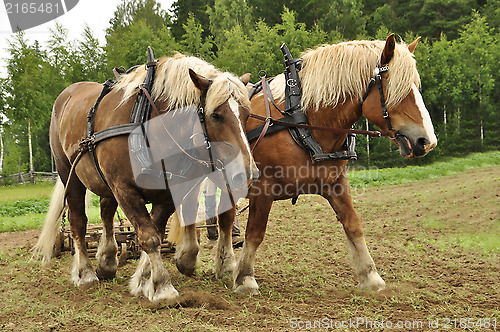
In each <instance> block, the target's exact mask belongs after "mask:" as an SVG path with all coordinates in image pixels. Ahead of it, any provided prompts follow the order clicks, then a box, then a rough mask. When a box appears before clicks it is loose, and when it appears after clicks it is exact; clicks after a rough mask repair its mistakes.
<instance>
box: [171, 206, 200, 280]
mask: <svg viewBox="0 0 500 332" xmlns="http://www.w3.org/2000/svg"><path fill="white" fill-rule="evenodd" d="M193 203H194V202H193ZM195 207H196V208H193V207H187V206H185V205H184V204H183V205H182V207H181V209H180V210H181V213H180V214H179V217H180V218H182V219H183V221H184V225H185V226H184V235H183V236H182V240H181V243H179V244H178V245H177V249H176V252H175V256H174V258H175V265H176V266H177V269H178V270H179V272H181V273H182V274H184V275H186V276H190V275H192V274H193V272H194V269H195V267H196V258H197V256H198V251H199V250H200V249H199V244H198V238H197V237H196V215H197V211H198V209H197V207H198V204H197V202H196V203H195ZM177 213H179V211H178V212H177ZM181 225H182V224H181Z"/></svg>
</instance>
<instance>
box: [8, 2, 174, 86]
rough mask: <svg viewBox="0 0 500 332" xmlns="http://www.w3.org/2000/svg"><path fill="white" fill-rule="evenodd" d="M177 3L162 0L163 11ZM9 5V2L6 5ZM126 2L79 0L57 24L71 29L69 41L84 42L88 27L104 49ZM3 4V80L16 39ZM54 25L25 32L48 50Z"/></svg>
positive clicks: (51, 23) (50, 24)
mask: <svg viewBox="0 0 500 332" xmlns="http://www.w3.org/2000/svg"><path fill="white" fill-rule="evenodd" d="M174 1H175V0H159V1H158V2H159V3H160V4H161V7H162V9H164V10H168V9H170V7H171V5H172V3H173V2H174ZM3 2H4V3H5V1H3ZM121 2H122V0H79V2H78V4H77V5H76V6H75V7H74V8H73V9H72V10H70V11H69V12H67V13H66V14H64V15H62V16H60V17H58V18H57V19H56V21H57V22H59V23H60V24H62V25H63V26H64V27H65V28H66V29H68V30H69V31H68V39H69V40H75V39H80V37H81V35H82V33H83V29H84V27H85V23H87V24H88V25H89V26H90V28H91V29H92V31H93V32H94V36H95V37H97V38H98V39H99V41H100V42H101V45H104V42H105V38H104V36H105V30H106V28H108V27H109V20H110V19H111V18H112V17H113V13H114V12H115V9H116V7H117V6H118V5H119V4H120V3H121ZM4 3H0V76H1V77H5V76H6V68H5V58H7V57H8V53H7V51H6V49H7V47H8V45H9V44H8V42H7V39H12V38H13V37H14V34H13V33H12V30H11V27H10V23H9V18H8V16H7V12H6V9H5V6H4ZM54 25H55V24H54V21H52V22H48V23H45V24H42V25H39V26H37V27H34V28H31V29H28V30H25V34H26V37H27V38H28V39H29V40H30V43H32V42H33V41H35V40H38V41H39V42H40V44H41V45H42V46H46V42H47V40H49V38H50V30H49V29H51V28H54Z"/></svg>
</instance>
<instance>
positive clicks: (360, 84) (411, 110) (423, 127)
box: [216, 35, 437, 294]
mask: <svg viewBox="0 0 500 332" xmlns="http://www.w3.org/2000/svg"><path fill="white" fill-rule="evenodd" d="M417 43H418V39H417V40H416V41H414V42H413V43H411V44H410V45H405V44H404V43H398V44H396V42H395V37H394V35H390V36H389V37H388V38H387V40H386V41H385V42H384V41H350V42H344V43H339V44H333V45H325V46H321V47H318V48H315V49H312V50H309V51H307V52H305V53H304V54H303V55H302V59H303V61H302V69H301V70H300V72H299V76H300V81H301V84H302V99H301V106H302V110H303V111H304V112H305V113H306V115H307V118H308V122H309V124H310V125H315V126H323V127H331V128H346V129H349V128H351V126H352V125H353V124H354V123H355V122H356V121H358V120H359V119H360V118H361V116H362V115H364V116H365V117H366V118H367V119H368V120H369V121H370V122H371V123H373V124H375V125H376V126H378V127H379V128H380V129H381V130H382V131H385V132H388V135H389V137H391V138H392V139H393V141H394V142H395V143H396V144H397V145H398V146H399V148H400V152H401V155H403V156H405V157H407V158H415V157H422V156H424V155H425V154H426V153H427V152H429V151H430V150H432V149H433V148H434V147H435V146H436V144H437V139H436V136H435V134H434V129H433V126H432V122H431V118H430V116H429V113H428V111H427V109H426V108H425V105H424V102H423V100H422V96H421V94H420V92H419V87H420V78H419V74H418V72H417V68H416V62H415V59H414V57H413V51H414V49H415V47H416V45H417ZM376 74H380V75H381V82H382V87H383V93H384V96H385V101H386V105H387V113H388V114H387V116H386V117H384V114H383V113H384V112H383V108H382V105H381V94H380V92H379V90H378V89H377V88H376V86H377V84H375V86H374V87H372V85H370V80H371V79H372V77H374V75H376ZM285 84H286V82H285V79H284V76H283V75H279V76H277V77H275V78H274V80H273V81H272V82H271V83H270V87H271V91H272V94H273V95H274V98H275V100H276V103H277V104H278V106H279V107H280V108H281V109H283V108H284V99H285V97H284V91H285ZM369 87H371V88H369ZM367 90H369V91H367ZM365 94H366V95H365ZM251 103H252V112H253V113H256V114H257V115H260V116H264V117H265V116H266V111H265V103H264V96H263V94H262V93H260V94H258V95H256V96H255V97H254V98H253V99H252V101H251ZM271 108H272V110H271V116H272V117H273V118H274V119H278V118H280V117H281V114H280V112H278V111H277V110H276V109H274V108H273V107H271ZM387 119H390V121H387ZM389 123H390V126H391V128H389V127H388V124H389ZM261 124H262V121H261V120H257V119H250V120H249V121H248V123H247V130H251V129H253V128H256V127H257V126H259V125H261ZM312 133H313V136H314V138H315V139H316V141H317V142H318V143H319V145H320V146H321V148H322V150H323V151H324V152H336V151H341V150H342V145H343V143H344V141H345V139H346V134H339V133H335V132H330V131H320V130H312ZM396 138H397V139H396ZM254 147H255V146H254ZM253 156H254V158H255V161H256V163H257V166H258V167H259V170H260V177H259V179H258V181H256V182H255V183H254V184H253V185H252V187H251V189H250V191H249V194H248V198H249V204H250V207H249V217H248V224H247V228H246V234H245V242H244V245H243V250H242V252H241V256H240V258H239V261H238V262H237V264H236V266H235V261H234V256H228V255H227V254H226V253H227V250H226V248H225V245H224V243H219V246H218V250H219V253H220V254H218V255H216V260H217V261H216V275H217V276H218V277H220V276H221V275H222V274H223V273H224V272H225V271H229V270H231V269H232V267H235V268H234V272H233V282H234V285H233V287H234V291H236V292H243V293H250V294H255V293H258V285H257V282H256V281H255V277H254V265H255V255H256V251H257V248H258V247H259V245H260V244H261V242H262V240H263V239H264V233H265V231H266V225H267V222H268V216H269V211H270V209H271V206H272V204H273V202H274V201H276V200H283V199H290V198H295V197H297V196H298V195H301V194H318V195H321V196H323V197H324V198H326V199H327V200H328V202H329V203H330V205H331V207H332V208H333V210H334V211H335V213H336V214H337V218H338V220H340V222H341V223H342V226H343V229H344V231H345V235H346V237H347V246H348V248H349V251H350V256H351V259H352V264H353V268H354V272H355V274H356V276H357V278H358V280H359V287H360V288H370V289H374V290H381V289H384V288H385V282H384V280H382V278H381V277H380V276H379V274H378V272H377V269H376V267H375V264H374V262H373V259H372V257H371V256H370V253H369V252H368V248H367V246H366V241H365V237H364V235H363V229H362V226H361V221H360V218H359V217H358V215H357V214H356V212H355V211H354V208H353V204H352V199H351V195H350V189H349V181H348V179H347V174H346V164H347V161H345V160H334V161H322V162H316V163H312V162H311V159H310V156H309V154H308V153H307V152H306V151H305V150H304V149H302V148H301V147H299V145H298V144H297V143H296V142H295V141H294V140H293V139H292V137H291V135H290V134H289V133H288V131H287V130H282V131H278V132H275V133H272V134H270V135H267V136H265V137H264V138H263V139H262V140H261V141H260V143H259V144H258V145H257V146H256V147H255V149H254V151H253ZM304 169H305V170H307V172H305V171H303V170H304ZM299 170H301V172H299ZM234 217H235V209H232V210H229V211H227V212H225V213H223V214H221V215H220V217H219V223H220V231H221V233H224V232H226V233H228V234H230V233H229V232H230V231H231V226H232V223H233V219H234Z"/></svg>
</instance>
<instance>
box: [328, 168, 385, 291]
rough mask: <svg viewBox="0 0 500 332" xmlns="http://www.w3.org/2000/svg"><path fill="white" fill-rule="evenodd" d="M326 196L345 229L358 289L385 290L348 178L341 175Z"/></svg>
mask: <svg viewBox="0 0 500 332" xmlns="http://www.w3.org/2000/svg"><path fill="white" fill-rule="evenodd" d="M324 196H325V198H326V199H328V201H329V203H330V205H331V206H332V207H333V209H334V210H335V212H336V213H337V216H338V218H339V219H340V222H341V223H342V226H343V227H344V231H345V235H346V237H347V246H348V248H349V252H350V254H351V260H352V264H353V268H354V272H355V273H356V275H357V277H358V280H359V285H358V287H359V288H362V289H363V288H369V289H373V290H376V291H379V290H383V289H384V288H385V282H384V280H382V278H381V277H380V275H379V274H378V272H377V268H376V267H375V263H374V262H373V259H372V257H371V256H370V253H369V252H368V248H367V246H366V241H365V237H364V235H363V228H362V226H361V220H360V219H359V217H358V215H357V214H356V211H354V207H353V206H352V200H351V195H350V190H349V181H348V180H347V177H346V176H345V175H344V174H342V175H340V177H339V178H338V180H337V183H336V185H335V186H332V189H331V191H330V192H329V193H327V194H325V195H324Z"/></svg>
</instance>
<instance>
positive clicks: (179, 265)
mask: <svg viewBox="0 0 500 332" xmlns="http://www.w3.org/2000/svg"><path fill="white" fill-rule="evenodd" d="M175 266H177V270H179V272H180V273H182V274H183V275H185V276H187V277H190V276H192V275H193V273H194V270H195V267H194V266H192V267H190V266H184V265H183V264H182V263H180V262H177V261H176V262H175Z"/></svg>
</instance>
